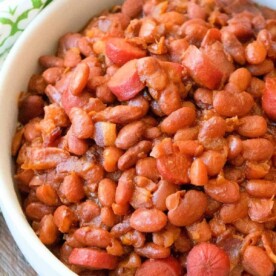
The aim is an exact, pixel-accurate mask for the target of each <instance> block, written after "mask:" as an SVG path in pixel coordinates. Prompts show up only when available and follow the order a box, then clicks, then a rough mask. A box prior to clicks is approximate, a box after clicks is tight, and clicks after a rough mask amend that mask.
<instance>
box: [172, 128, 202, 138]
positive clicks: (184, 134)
mask: <svg viewBox="0 0 276 276" xmlns="http://www.w3.org/2000/svg"><path fill="white" fill-rule="evenodd" d="M198 132H199V128H198V127H190V128H184V129H180V130H178V131H177V132H176V133H175V135H174V141H185V140H196V139H197V136H198Z"/></svg>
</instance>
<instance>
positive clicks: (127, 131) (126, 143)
mask: <svg viewBox="0 0 276 276" xmlns="http://www.w3.org/2000/svg"><path fill="white" fill-rule="evenodd" d="M144 131H145V124H144V123H143V122H142V121H137V122H133V123H130V124H127V125H126V126H124V127H123V128H122V129H121V130H120V131H119V133H118V136H117V138H116V141H115V145H116V147H118V148H120V149H124V150H126V149H129V148H130V147H132V146H134V145H135V144H137V143H138V142H139V141H140V140H142V136H143V133H144Z"/></svg>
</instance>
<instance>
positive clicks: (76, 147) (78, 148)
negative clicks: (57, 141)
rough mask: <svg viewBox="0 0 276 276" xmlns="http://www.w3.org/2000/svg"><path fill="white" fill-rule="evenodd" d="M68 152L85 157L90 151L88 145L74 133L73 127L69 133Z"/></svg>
mask: <svg viewBox="0 0 276 276" xmlns="http://www.w3.org/2000/svg"><path fill="white" fill-rule="evenodd" d="M67 144H68V151H69V152H71V153H73V154H76V155H83V154H85V153H86V151H87V150H88V144H87V142H86V141H85V140H84V139H79V138H78V137H77V136H76V135H75V134H74V133H73V129H72V126H71V128H70V129H69V130H68V132H67Z"/></svg>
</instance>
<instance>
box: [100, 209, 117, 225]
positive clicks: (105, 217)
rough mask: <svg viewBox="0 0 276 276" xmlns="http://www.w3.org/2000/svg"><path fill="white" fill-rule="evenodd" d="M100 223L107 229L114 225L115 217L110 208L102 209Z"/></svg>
mask: <svg viewBox="0 0 276 276" xmlns="http://www.w3.org/2000/svg"><path fill="white" fill-rule="evenodd" d="M100 216H101V222H102V223H103V224H105V225H106V226H108V227H112V226H114V225H115V223H116V216H115V214H114V212H113V210H112V208H111V207H102V209H101V215H100Z"/></svg>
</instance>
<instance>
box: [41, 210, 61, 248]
mask: <svg viewBox="0 0 276 276" xmlns="http://www.w3.org/2000/svg"><path fill="white" fill-rule="evenodd" d="M38 236H39V239H40V240H41V241H42V242H43V243H44V244H46V245H51V244H53V243H55V242H56V240H57V238H58V229H57V227H56V225H55V223H54V218H53V215H51V214H49V215H45V216H44V217H43V218H42V220H41V221H40V223H39V230H38Z"/></svg>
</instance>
